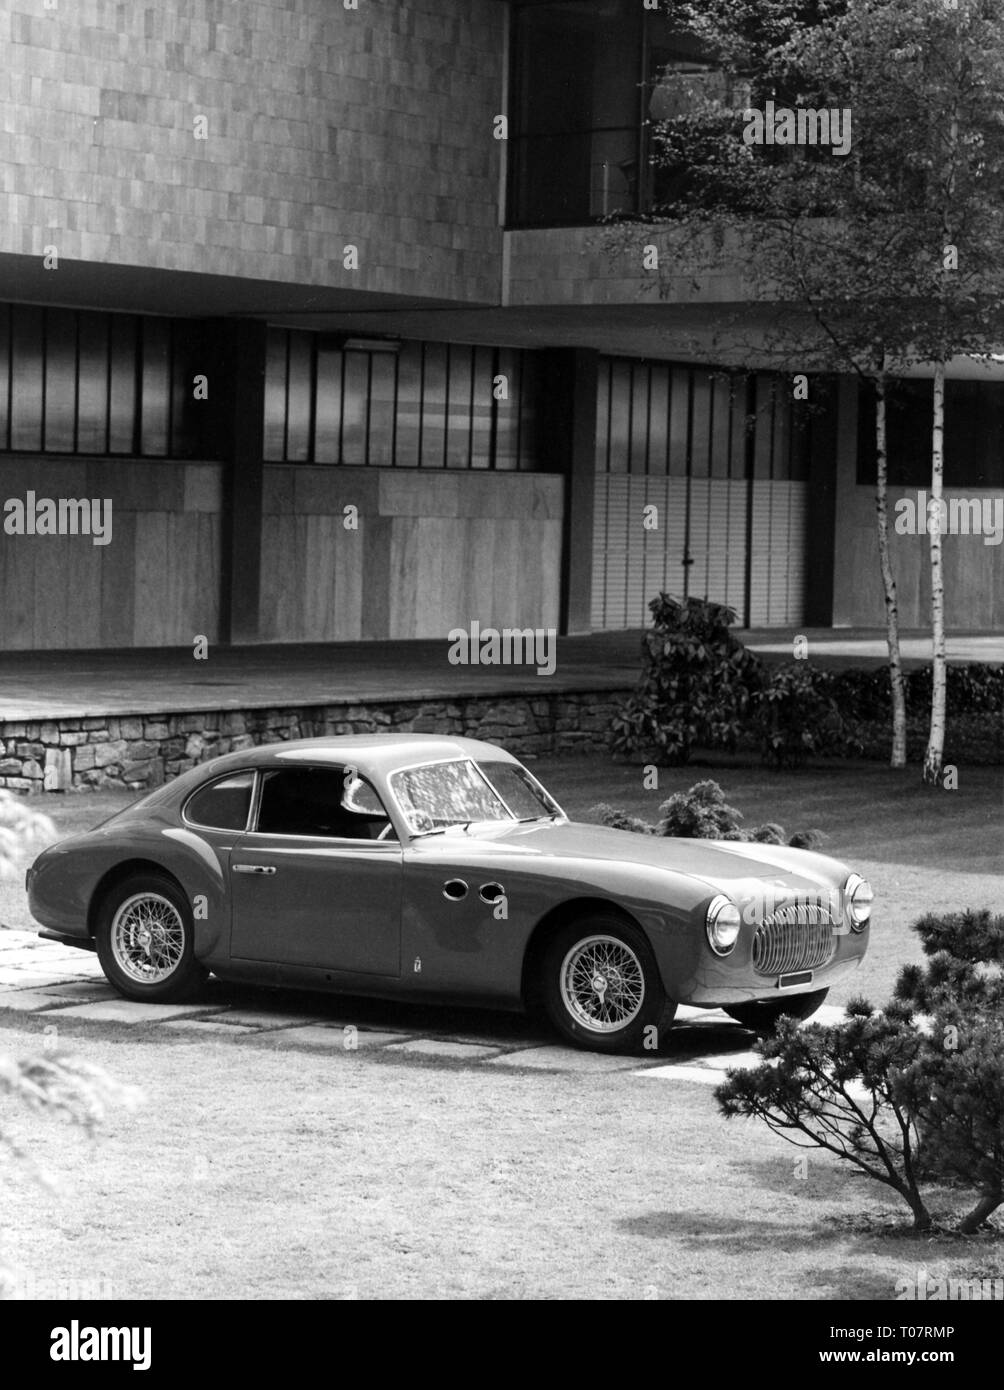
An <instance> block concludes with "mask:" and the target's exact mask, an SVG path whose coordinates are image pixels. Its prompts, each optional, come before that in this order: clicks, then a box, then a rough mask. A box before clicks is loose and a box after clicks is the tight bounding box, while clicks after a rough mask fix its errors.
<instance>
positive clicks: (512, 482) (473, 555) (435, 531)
mask: <svg viewBox="0 0 1004 1390" xmlns="http://www.w3.org/2000/svg"><path fill="white" fill-rule="evenodd" d="M562 498H563V480H562V479H561V478H560V477H557V476H555V475H552V474H531V473H491V472H483V473H482V472H464V473H450V472H435V473H431V472H430V473H419V472H404V471H401V472H398V471H394V470H390V469H367V468H326V467H319V468H312V467H307V466H305V465H303V464H297V465H292V466H283V465H269V466H268V467H266V470H265V497H264V516H263V519H262V601H261V624H260V635H261V640H262V641H265V642H327V641H349V640H359V639H380V638H397V639H402V640H406V639H408V638H411V637H445V636H446V634H447V632H449V630H450V629H451V628H454V627H467V626H468V625H469V624H470V623H471V621H472V620H473V619H477V620H478V621H479V622H480V623H481V625H482V627H488V626H492V627H556V626H557V623H558V601H559V588H560V564H561V517H562ZM349 506H351V507H355V508H357V509H358V519H359V528H358V530H356V531H353V530H350V529H346V526H345V524H344V522H345V510H344V509H345V508H346V507H349Z"/></svg>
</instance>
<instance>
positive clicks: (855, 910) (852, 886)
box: [844, 874, 875, 931]
mask: <svg viewBox="0 0 1004 1390" xmlns="http://www.w3.org/2000/svg"><path fill="white" fill-rule="evenodd" d="M874 900H875V894H874V893H873V892H872V886H871V884H870V883H869V882H868V880H867V879H866V878H862V877H861V875H860V874H851V876H850V878H849V879H848V880H847V882H846V883H845V884H844V902H845V903H846V904H847V916H848V917H849V918H850V922H851V930H852V931H864V929H865V927H866V926H867V925H868V919H869V917H870V916H871V915H872V903H873V902H874Z"/></svg>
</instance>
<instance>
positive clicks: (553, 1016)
mask: <svg viewBox="0 0 1004 1390" xmlns="http://www.w3.org/2000/svg"><path fill="white" fill-rule="evenodd" d="M543 969H544V978H543V997H544V1006H545V1008H546V1009H547V1014H548V1017H549V1018H550V1020H551V1022H552V1023H553V1024H554V1026H555V1028H557V1030H558V1031H559V1032H560V1033H561V1034H563V1036H564V1037H566V1038H567V1039H568V1040H569V1042H573V1043H575V1044H576V1045H577V1046H578V1047H586V1048H590V1049H592V1050H593V1051H595V1052H642V1051H646V1052H651V1051H656V1050H657V1049H658V1048H659V1046H660V1045H661V1043H662V1040H663V1036H664V1034H665V1032H667V1031H668V1030H669V1027H670V1025H671V1024H672V1022H673V1016H674V1014H675V1013H676V1005H675V1004H674V1003H673V1002H672V1001H671V1000H669V999H667V997H666V992H665V990H664V989H663V987H662V981H661V980H660V978H659V969H658V966H657V965H656V962H655V956H654V955H653V953H652V948H651V946H650V945H649V944H648V941H647V940H646V938H645V936H644V935H643V934H642V932H641V931H639V929H638V928H637V927H635V926H633V925H632V924H631V923H629V922H625V921H623V920H622V919H621V918H619V917H614V916H609V917H608V916H599V915H598V916H594V917H584V918H581V919H580V920H579V921H578V922H573V923H570V924H569V925H568V926H567V927H563V928H562V929H561V930H560V931H559V932H557V933H556V934H555V936H554V938H553V939H552V940H551V942H550V943H549V944H548V947H547V950H546V951H545V953H544V959H543Z"/></svg>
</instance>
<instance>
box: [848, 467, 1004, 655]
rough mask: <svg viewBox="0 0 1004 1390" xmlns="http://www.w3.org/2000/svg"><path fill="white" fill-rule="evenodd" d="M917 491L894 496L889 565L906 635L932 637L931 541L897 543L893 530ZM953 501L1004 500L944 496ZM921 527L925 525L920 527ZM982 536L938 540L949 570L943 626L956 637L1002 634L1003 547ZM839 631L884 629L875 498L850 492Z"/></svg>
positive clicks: (895, 491) (969, 493)
mask: <svg viewBox="0 0 1004 1390" xmlns="http://www.w3.org/2000/svg"><path fill="white" fill-rule="evenodd" d="M919 491H920V489H918V488H890V489H889V524H890V530H891V531H892V535H891V543H892V562H893V569H894V571H895V575H896V585H897V593H898V598H899V621H900V625H901V626H902V627H903V628H921V629H928V630H929V629H930V623H931V614H930V602H931V582H930V558H929V556H930V552H929V541H928V538H927V536H926V535H925V534H923V533H922V534H920V535H916V536H911V535H904V536H900V535H897V534H896V533H895V531H894V530H893V526H894V523H895V520H896V512H895V505H896V502H897V501H898V500H899V499H900V498H901V497H910V498H912V499H913V501H914V504H916V500H917V494H918V492H919ZM952 497H976V498H980V499H981V504H982V499H984V498H989V499H991V500H992V499H995V498H996V499H999V498H1000V493H999V492H996V493H995V492H993V491H990V490H980V489H977V488H946V489H945V499H946V501H947V500H948V499H950V498H952ZM921 520H922V519H921ZM984 541H985V538H984V536H982V535H968V536H967V535H956V536H953V535H945V536H942V538H941V544H942V555H943V557H944V566H945V621H946V624H947V626H948V628H949V629H954V630H955V631H957V632H965V631H970V632H971V631H978V630H980V629H988V628H989V629H1000V628H1001V627H1002V626H1004V544H1000V545H987V544H985V543H984ZM833 622H834V625H835V626H838V627H843V626H854V627H884V626H885V608H884V605H883V600H882V577H881V573H880V571H879V562H878V539H877V536H876V528H875V492H874V489H873V488H871V487H857V486H855V487H853V488H848V489H847V492H846V494H845V495H844V496H843V497H842V499H841V507H840V509H839V510H838V513H837V545H836V552H835V558H834V613H833Z"/></svg>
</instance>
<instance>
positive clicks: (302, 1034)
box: [268, 1024, 401, 1052]
mask: <svg viewBox="0 0 1004 1390" xmlns="http://www.w3.org/2000/svg"><path fill="white" fill-rule="evenodd" d="M350 1036H351V1035H349V1034H346V1032H345V1030H344V1029H343V1028H324V1027H321V1026H317V1025H313V1024H308V1025H307V1026H306V1027H303V1028H285V1029H281V1030H277V1031H276V1032H274V1033H269V1034H268V1037H269V1041H270V1042H276V1043H279V1044H280V1046H282V1047H329V1048H332V1049H334V1050H335V1051H337V1052H368V1051H372V1049H373V1048H375V1047H384V1046H385V1045H386V1044H387V1043H392V1042H395V1043H399V1042H400V1041H401V1034H400V1033H364V1032H363V1030H362V1029H359V1030H358V1031H357V1032H356V1034H355V1037H354V1039H353V1042H354V1044H355V1045H354V1046H351V1047H346V1045H345V1044H346V1042H347V1041H348V1039H349V1037H350Z"/></svg>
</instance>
